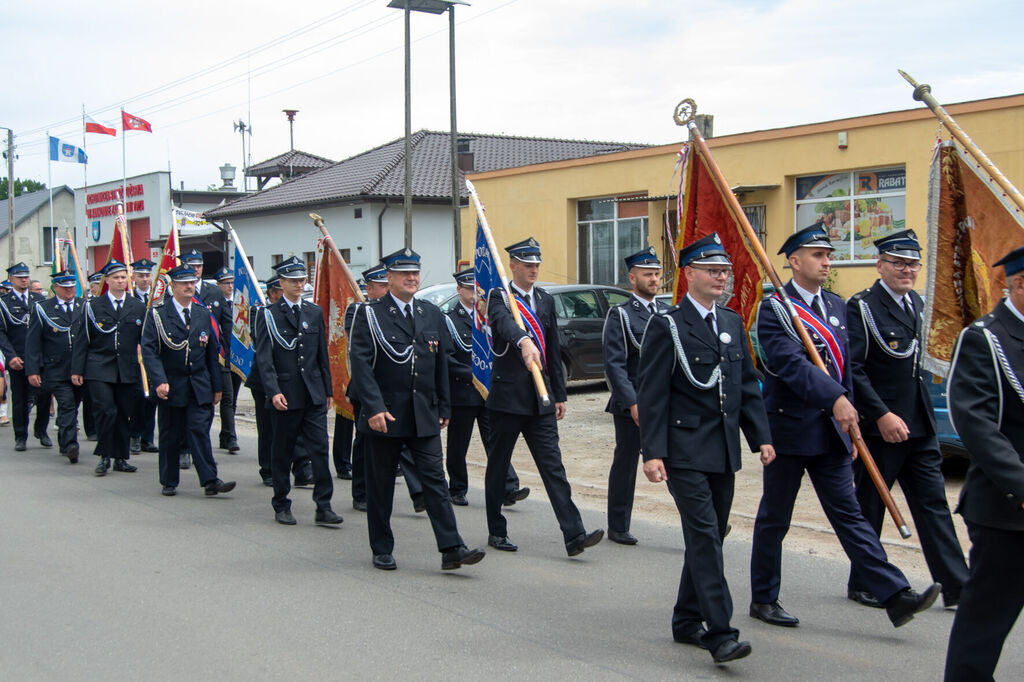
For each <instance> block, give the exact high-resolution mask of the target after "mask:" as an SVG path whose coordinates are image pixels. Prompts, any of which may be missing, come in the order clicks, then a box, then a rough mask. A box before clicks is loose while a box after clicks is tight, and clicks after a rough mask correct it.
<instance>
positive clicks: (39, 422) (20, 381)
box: [7, 368, 50, 440]
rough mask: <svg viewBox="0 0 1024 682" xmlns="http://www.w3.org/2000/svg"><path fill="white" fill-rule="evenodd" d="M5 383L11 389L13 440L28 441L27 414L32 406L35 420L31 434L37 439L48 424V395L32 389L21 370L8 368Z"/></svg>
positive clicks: (23, 371) (44, 431)
mask: <svg viewBox="0 0 1024 682" xmlns="http://www.w3.org/2000/svg"><path fill="white" fill-rule="evenodd" d="M7 383H8V384H9V385H10V387H11V393H10V395H11V426H13V427H14V438H15V439H16V440H27V439H28V419H29V414H28V413H29V411H30V410H31V409H32V406H33V405H35V406H36V419H35V423H34V424H33V431H32V433H33V434H34V435H35V436H36V437H37V438H38V437H39V435H40V434H43V433H46V427H47V426H49V424H50V394H49V393H47V392H45V391H44V390H42V389H37V388H33V386H32V384H30V383H28V376H26V374H25V370H23V369H10V368H8V371H7Z"/></svg>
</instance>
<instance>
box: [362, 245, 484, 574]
mask: <svg viewBox="0 0 1024 682" xmlns="http://www.w3.org/2000/svg"><path fill="white" fill-rule="evenodd" d="M382 261H383V263H384V265H385V266H386V267H387V269H388V285H389V292H388V294H387V295H385V296H382V297H381V298H378V299H376V300H374V301H370V302H369V303H367V304H365V305H363V306H360V308H359V310H358V313H357V316H356V319H355V321H354V323H353V325H352V347H351V351H350V360H351V365H352V384H353V385H354V386H355V389H356V395H357V396H358V398H359V400H360V403H361V405H360V410H359V424H358V426H357V428H358V429H359V430H360V431H362V432H363V434H365V436H366V493H367V495H366V503H367V509H366V515H367V529H368V530H369V536H370V549H371V550H372V551H373V565H374V567H376V568H379V569H381V570H394V569H395V568H396V567H397V564H396V563H395V558H394V556H393V554H392V553H393V552H394V546H395V536H394V534H393V533H392V532H391V510H392V505H393V503H394V497H395V468H396V466H397V464H398V459H399V456H400V453H401V451H402V448H403V447H407V448H408V449H409V451H410V453H411V455H412V458H413V461H414V462H415V464H416V469H417V470H418V472H419V474H420V477H421V479H422V484H423V501H424V503H425V505H426V511H427V516H428V517H429V518H430V524H431V526H432V527H433V529H434V537H435V538H436V540H437V549H438V551H440V552H441V553H442V554H441V570H452V569H456V568H461V567H462V566H463V565H469V564H475V563H477V562H478V561H480V560H481V559H483V558H484V552H483V551H482V550H480V549H472V550H471V549H468V548H467V547H466V545H465V544H464V543H463V541H462V537H461V536H460V535H459V530H458V528H457V527H456V523H455V511H454V509H453V508H452V504H451V501H450V500H449V498H448V486H447V485H446V483H445V480H444V464H443V461H442V459H443V455H442V453H441V429H442V428H444V427H445V426H447V425H448V418H449V416H450V414H451V404H450V400H449V395H448V352H449V350H448V349H449V339H448V338H447V329H446V328H445V322H444V316H443V314H442V313H441V311H440V310H438V308H437V306H435V305H433V304H432V303H428V302H427V301H421V300H415V299H414V298H413V295H414V294H415V293H416V291H417V289H419V284H420V257H419V255H418V254H416V253H415V252H413V251H411V250H410V249H403V250H401V251H396V252H395V253H393V254H391V255H389V256H386V257H385V258H384V259H382Z"/></svg>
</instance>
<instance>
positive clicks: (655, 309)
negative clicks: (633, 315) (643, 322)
mask: <svg viewBox="0 0 1024 682" xmlns="http://www.w3.org/2000/svg"><path fill="white" fill-rule="evenodd" d="M647 309H648V310H650V311H651V315H653V314H654V313H656V312H658V306H657V304H655V303H651V304H650V305H648V306H647Z"/></svg>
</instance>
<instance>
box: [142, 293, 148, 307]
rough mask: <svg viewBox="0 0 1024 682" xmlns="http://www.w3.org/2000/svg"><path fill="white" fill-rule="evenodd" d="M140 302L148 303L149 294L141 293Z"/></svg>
mask: <svg viewBox="0 0 1024 682" xmlns="http://www.w3.org/2000/svg"><path fill="white" fill-rule="evenodd" d="M142 304H143V305H149V294H147V293H145V292H143V293H142Z"/></svg>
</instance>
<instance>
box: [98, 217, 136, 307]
mask: <svg viewBox="0 0 1024 682" xmlns="http://www.w3.org/2000/svg"><path fill="white" fill-rule="evenodd" d="M112 260H116V261H118V262H120V263H124V264H125V265H127V266H128V290H129V291H130V290H131V288H132V268H131V263H132V261H133V260H134V259H133V258H132V249H131V247H130V246H129V245H128V223H127V222H126V221H125V219H124V213H123V212H122V207H121V204H118V205H117V217H116V218H114V236H113V237H111V238H110V249H109V250H108V251H107V263H109V262H110V261H112ZM107 263H104V264H103V267H106V266H107ZM107 288H108V287H107V280H106V279H104V280H103V287H102V288H101V289H100V293H101V294H105V293H107Z"/></svg>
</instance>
